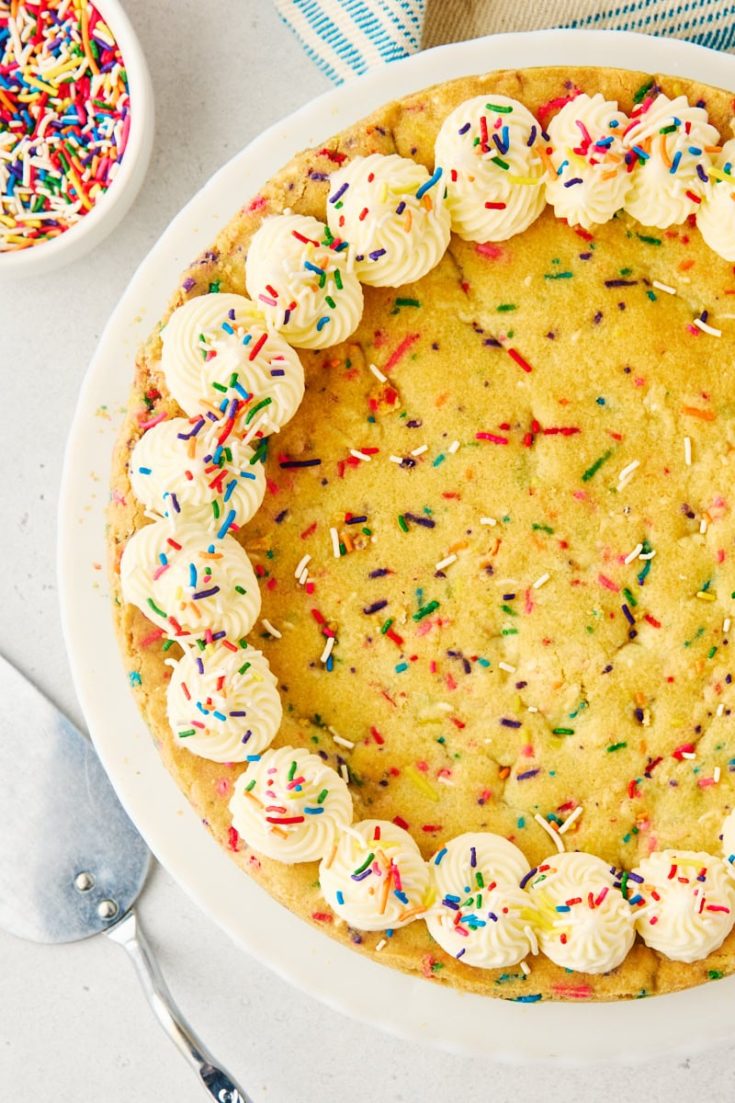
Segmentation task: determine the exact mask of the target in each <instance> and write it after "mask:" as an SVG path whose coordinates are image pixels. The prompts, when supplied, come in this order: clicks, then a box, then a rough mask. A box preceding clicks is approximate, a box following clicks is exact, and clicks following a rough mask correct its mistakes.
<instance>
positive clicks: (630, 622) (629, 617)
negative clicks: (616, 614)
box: [621, 605, 635, 624]
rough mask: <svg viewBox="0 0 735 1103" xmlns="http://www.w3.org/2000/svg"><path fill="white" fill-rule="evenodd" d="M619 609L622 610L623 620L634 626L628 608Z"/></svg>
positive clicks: (623, 606) (633, 618)
mask: <svg viewBox="0 0 735 1103" xmlns="http://www.w3.org/2000/svg"><path fill="white" fill-rule="evenodd" d="M621 608H622V610H623V615H624V616H625V619H626V620H627V622H628V624H635V617H634V616H633V614H632V613H631V611H630V609H629V608H628V606H627V605H622V606H621Z"/></svg>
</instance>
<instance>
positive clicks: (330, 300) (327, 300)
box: [324, 295, 337, 310]
mask: <svg viewBox="0 0 735 1103" xmlns="http://www.w3.org/2000/svg"><path fill="white" fill-rule="evenodd" d="M324 302H325V303H326V304H327V306H329V307H331V308H332V310H334V308H335V306H336V305H337V304H336V302H335V301H334V299H333V298H332V296H331V295H326V296H325V297H324Z"/></svg>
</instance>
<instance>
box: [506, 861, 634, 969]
mask: <svg viewBox="0 0 735 1103" xmlns="http://www.w3.org/2000/svg"><path fill="white" fill-rule="evenodd" d="M616 884H617V882H616V878H615V876H614V875H613V873H612V872H611V870H610V868H609V866H608V865H607V864H606V863H605V862H603V860H602V859H601V858H597V857H595V856H594V855H592V854H583V853H581V852H577V851H569V852H567V853H564V854H554V855H553V857H551V858H547V859H546V860H545V861H544V862H542V863H541V865H540V866H539V867H538V869H537V870H536V871H535V872H534V874H533V876H532V877H531V878H530V879H529V880H528V883H527V886H526V887H527V893H528V896H529V898H530V902H531V905H532V907H533V909H534V911H535V913H536V921H535V930H536V933H537V935H538V940H539V946H540V947H541V949H542V951H543V952H544V953H545V954H546V956H547V957H548V958H550V959H551V960H552V961H553V962H555V963H556V964H557V965H560V966H562V968H564V969H573V970H575V971H578V972H582V973H608V972H609V971H610V970H611V969H615V968H616V966H618V965H620V963H621V962H622V961H623V960H624V958H625V957H626V955H627V954H628V951H629V950H630V948H631V946H632V945H633V941H634V939H635V927H634V923H633V914H632V909H631V907H630V904H629V903H628V902H627V901H626V900H625V898H624V896H623V894H622V893H621V891H620V889H619V887H616Z"/></svg>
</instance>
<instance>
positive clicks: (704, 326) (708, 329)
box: [693, 318, 722, 337]
mask: <svg viewBox="0 0 735 1103" xmlns="http://www.w3.org/2000/svg"><path fill="white" fill-rule="evenodd" d="M693 321H694V324H695V326H696V327H697V329H701V330H702V333H709V335H710V337H722V330H721V329H715V327H714V326H711V325H709V323H708V322H703V321H702V319H701V318H694V319H693Z"/></svg>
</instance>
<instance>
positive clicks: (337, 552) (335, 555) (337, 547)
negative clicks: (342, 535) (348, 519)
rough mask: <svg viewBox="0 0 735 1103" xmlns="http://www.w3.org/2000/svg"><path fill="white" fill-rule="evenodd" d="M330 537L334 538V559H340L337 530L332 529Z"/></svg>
mask: <svg viewBox="0 0 735 1103" xmlns="http://www.w3.org/2000/svg"><path fill="white" fill-rule="evenodd" d="M329 535H330V536H331V537H332V551H333V552H334V558H335V559H339V558H340V556H341V554H342V553H341V552H340V550H339V535H338V533H337V530H336V529H330V530H329Z"/></svg>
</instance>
